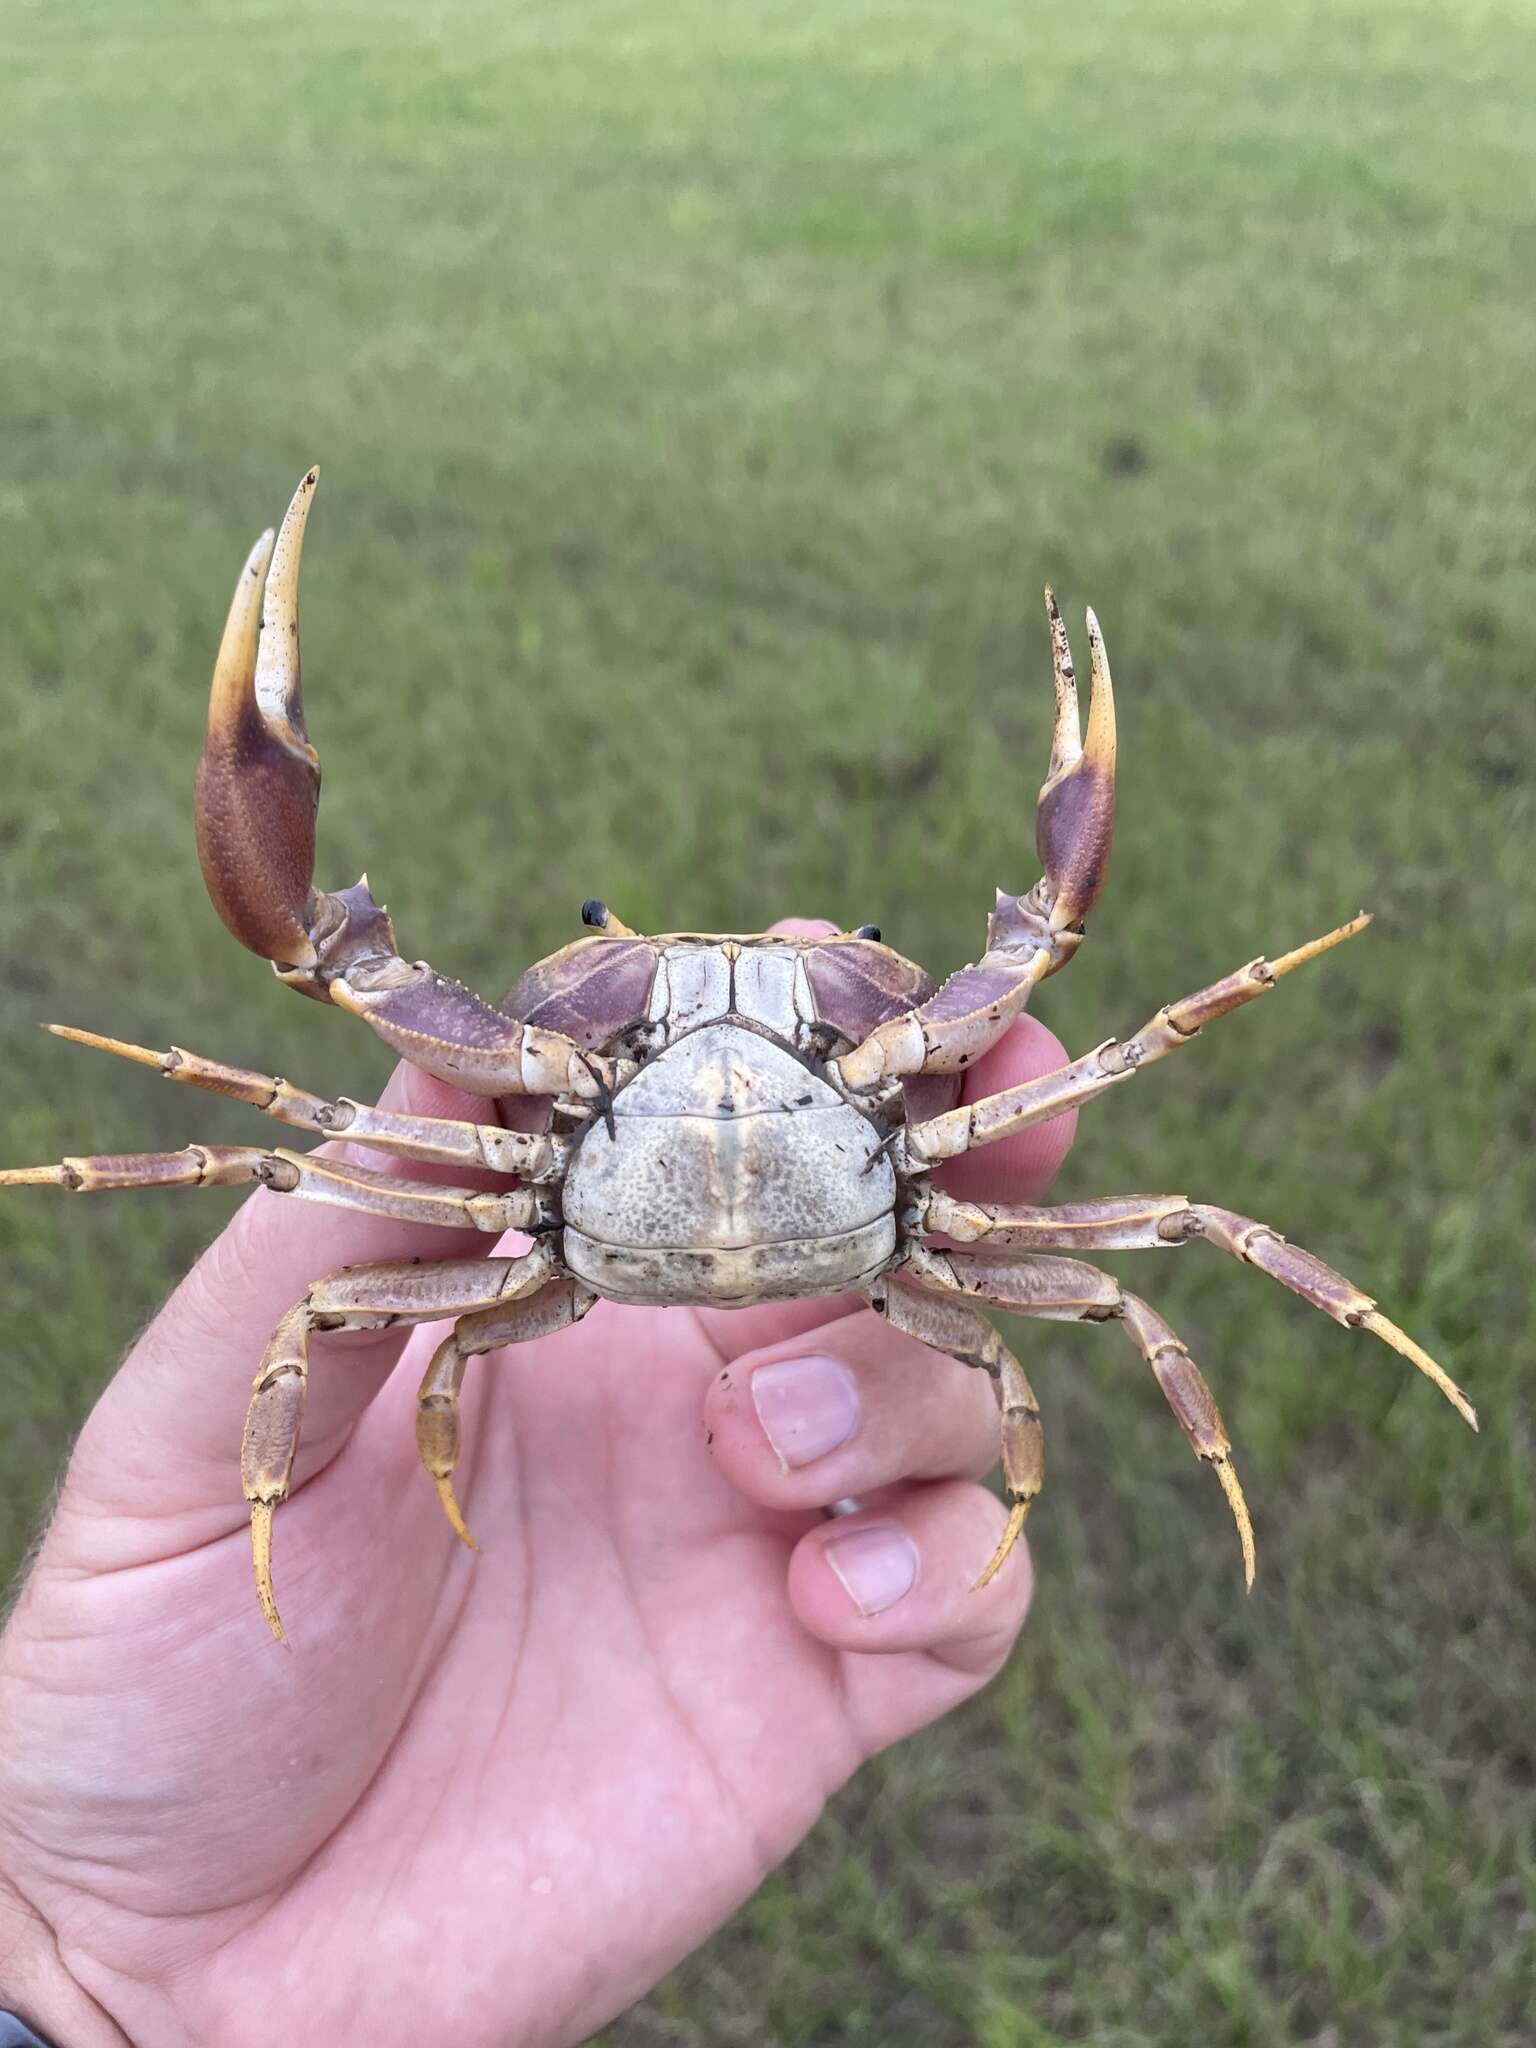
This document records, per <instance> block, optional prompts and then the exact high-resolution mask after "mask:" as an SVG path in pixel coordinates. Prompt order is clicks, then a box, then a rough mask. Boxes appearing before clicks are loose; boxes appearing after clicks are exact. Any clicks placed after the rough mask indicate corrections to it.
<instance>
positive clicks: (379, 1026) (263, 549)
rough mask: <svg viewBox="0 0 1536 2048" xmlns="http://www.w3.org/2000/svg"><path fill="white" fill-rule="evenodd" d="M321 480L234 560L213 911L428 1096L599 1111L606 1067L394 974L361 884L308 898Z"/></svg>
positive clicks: (200, 785)
mask: <svg viewBox="0 0 1536 2048" xmlns="http://www.w3.org/2000/svg"><path fill="white" fill-rule="evenodd" d="M319 480H320V472H319V470H318V469H312V470H310V471H309V472H308V474H307V475H306V476H305V477H304V478H303V479H302V481H301V482H300V484H299V487H298V489H297V491H295V493H294V496H293V502H292V503H291V504H290V505H289V507H288V511H287V514H286V516H285V517H284V519H283V523H282V526H281V528H280V529H279V530H278V532H277V534H276V536H275V537H274V536H273V535H272V534H271V533H265V534H263V535H262V537H261V539H260V540H258V541H257V543H256V545H255V547H254V548H253V549H252V550H251V552H250V554H249V555H248V556H247V558H246V562H245V566H244V568H243V569H242V570H241V572H240V576H239V580H238V581H237V583H236V585H235V594H234V597H233V599H232V600H231V603H230V608H229V616H228V619H227V621H226V623H225V627H224V637H223V639H222V641H221V643H220V646H219V653H218V659H217V661H216V662H215V665H214V671H213V688H212V691H211V692H210V696H209V703H208V731H207V737H206V740H205V742H204V746H203V754H202V759H201V761H200V763H199V765H198V771H197V800H196V823H197V850H198V859H199V861H200V862H201V865H202V870H203V880H204V882H205V883H206V884H207V888H208V894H209V896H210V898H211V899H212V902H213V907H214V909H215V910H216V911H217V912H218V914H219V916H220V917H221V918H222V919H223V921H224V923H225V925H226V927H227V928H228V929H229V930H230V931H231V932H232V933H233V934H234V936H235V937H236V938H237V939H238V940H239V941H240V943H241V945H242V946H246V947H248V948H249V949H250V950H251V952H253V953H259V954H260V955H261V957H262V958H263V959H264V960H268V961H270V962H271V963H272V965H273V967H274V968H275V969H276V970H277V974H278V977H279V979H280V980H282V981H285V982H287V983H288V984H289V985H290V986H291V987H293V988H296V989H298V990H299V991H300V992H301V993H302V994H304V995H308V996H313V997H315V998H316V999H317V1000H318V1001H320V1002H333V1003H337V1004H339V1005H340V1006H341V1007H342V1008H343V1009H347V1010H352V1011H354V1012H355V1013H356V1014H357V1015H358V1016H361V1017H362V1018H364V1019H365V1021H366V1022H367V1023H368V1024H370V1025H371V1026H372V1028H373V1029H374V1030H375V1031H376V1032H377V1033H378V1035H379V1036H380V1037H381V1038H382V1039H383V1040H384V1041H385V1043H386V1044H388V1045H392V1046H393V1047H394V1048H395V1050H396V1051H397V1052H401V1053H404V1054H405V1056H406V1058H407V1059H409V1060H411V1061H413V1062H414V1063H415V1064H416V1065H417V1066H419V1067H421V1068H423V1069H424V1070H425V1071H426V1072H427V1073H429V1074H434V1075H436V1076H437V1078H438V1079H439V1080H441V1081H449V1082H452V1083H453V1084H454V1085H455V1086H457V1087H460V1088H463V1089H466V1090H467V1091H468V1092H469V1093H470V1094H472V1095H524V1094H531V1095H563V1094H567V1093H570V1094H576V1095H581V1096H586V1097H589V1098H596V1099H598V1100H601V1099H602V1097H603V1093H604V1090H605V1089H606V1088H609V1087H611V1086H612V1080H613V1075H612V1067H611V1063H609V1062H605V1061H603V1060H601V1059H596V1058H592V1057H589V1056H588V1055H587V1054H586V1053H584V1052H583V1051H582V1049H581V1047H580V1046H579V1045H577V1043H576V1041H575V1040H574V1039H571V1038H567V1037H566V1035H565V1034H564V1033H563V1032H560V1031H553V1030H548V1029H546V1028H544V1027H543V1026H541V1025H536V1024H524V1023H522V1022H520V1021H519V1020H518V1019H517V1018H515V1017H509V1016H507V1015H506V1014H505V1013H504V1012H503V1011H501V1010H498V1009H496V1008H495V1007H494V1006H493V1005H492V1004H490V1003H487V1002H485V1001H483V1000H482V999H481V998H480V997H479V996H477V995H474V994H472V993H471V992H470V990H468V989H467V988H464V987H462V986H461V985H460V984H459V983H458V982H456V981H449V980H448V979H446V978H445V977H444V976H443V975H441V974H438V973H437V972H436V971H435V969H433V968H431V967H429V966H428V965H427V963H426V962H425V961H424V960H417V961H408V960H404V959H402V958H401V956H400V954H399V952H398V950H397V948H396V945H395V934H394V928H393V926H392V925H391V924H390V921H389V917H388V914H387V912H386V911H385V910H384V909H383V908H382V907H381V906H380V905H379V904H377V903H375V901H374V900H373V896H372V894H371V893H370V891H369V888H368V882H367V877H366V876H365V877H364V878H363V880H362V881H361V882H359V883H357V885H356V886H355V887H354V888H351V889H342V890H338V891H336V892H334V893H331V892H327V891H325V890H317V889H316V888H315V886H314V869H315V819H316V814H317V812H318V809H319V802H320V757H319V755H318V754H317V753H316V752H315V749H314V747H313V746H312V745H311V744H310V740H309V734H308V731H307V730H306V727H305V723H304V697H303V688H302V681H301V675H300V665H299V565H300V561H301V558H302V555H303V551H304V530H305V527H306V524H307V523H308V519H309V511H310V506H311V505H312V504H313V502H314V493H315V486H316V485H317V484H318V482H319Z"/></svg>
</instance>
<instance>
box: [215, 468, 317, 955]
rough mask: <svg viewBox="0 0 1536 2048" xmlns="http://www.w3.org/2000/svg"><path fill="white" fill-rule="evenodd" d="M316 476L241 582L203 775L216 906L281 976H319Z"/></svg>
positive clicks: (262, 543) (222, 656)
mask: <svg viewBox="0 0 1536 2048" xmlns="http://www.w3.org/2000/svg"><path fill="white" fill-rule="evenodd" d="M319 476H320V472H319V470H318V469H312V470H310V471H309V473H308V475H307V476H306V477H305V478H304V480H303V482H302V483H301V484H300V485H299V488H298V490H297V491H296V492H295V493H294V497H293V502H292V504H291V505H290V506H289V507H288V511H287V515H286V516H285V518H284V520H283V523H282V527H281V529H280V531H279V532H278V534H277V537H276V541H275V542H274V539H273V536H272V534H271V533H270V532H268V533H264V534H263V535H262V537H261V539H260V540H259V541H257V543H256V545H255V547H254V548H252V550H251V552H250V555H249V556H248V557H247V559H246V564H245V567H244V568H243V569H242V570H241V572H240V580H239V582H238V583H237V584H236V586H235V595H234V598H233V601H232V602H231V604H230V607H229V618H228V620H227V622H226V624H225V627H224V638H223V641H222V642H221V644H220V647H219V655H218V660H217V662H216V663H215V664H214V671H213V690H212V694H211V696H210V699H209V704H208V737H207V740H206V743H205V745H204V747H203V757H202V760H201V761H200V762H199V763H198V770H197V851H198V858H199V860H200V861H201V863H202V869H203V880H204V881H205V882H206V883H207V885H208V894H209V895H210V896H211V897H212V899H213V907H214V909H215V910H216V911H217V912H218V913H219V916H220V917H221V918H222V919H223V920H224V923H225V924H226V925H227V926H228V927H229V929H230V931H232V932H233V933H234V935H235V937H236V938H237V939H238V940H239V941H240V943H241V945H242V946H248V947H249V948H250V950H251V951H252V952H253V953H259V954H261V956H262V958H263V959H266V960H270V961H272V962H273V963H274V965H276V966H277V967H278V968H279V969H281V968H284V967H287V968H298V969H301V970H302V969H306V968H312V967H313V966H314V964H315V957H316V956H315V944H314V939H313V937H312V935H311V930H310V923H311V919H310V891H311V883H312V879H313V876H314V866H315V813H316V810H317V808H318V805H319V801H320V757H319V755H318V754H317V753H316V752H315V750H314V748H313V747H312V746H311V745H310V743H309V735H308V734H307V733H306V732H305V730H304V700H303V692H302V689H301V687H300V679H299V558H300V555H301V554H302V552H303V546H304V523H305V521H306V519H307V518H308V516H309V507H310V503H311V500H312V499H313V497H314V492H315V485H316V483H317V482H318V480H319Z"/></svg>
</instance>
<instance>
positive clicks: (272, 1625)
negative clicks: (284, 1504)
mask: <svg viewBox="0 0 1536 2048" xmlns="http://www.w3.org/2000/svg"><path fill="white" fill-rule="evenodd" d="M272 1508H273V1503H272V1502H271V1501H269V1500H253V1501H252V1502H251V1562H252V1564H253V1565H254V1566H255V1568H256V1597H257V1599H258V1600H259V1601H260V1602H261V1611H262V1613H263V1614H264V1615H265V1616H266V1622H267V1627H268V1628H269V1629H271V1631H272V1635H273V1638H274V1639H275V1640H276V1641H277V1642H279V1643H282V1644H283V1645H284V1646H286V1645H287V1642H288V1636H287V1632H286V1631H285V1630H284V1628H283V1617H282V1616H281V1615H280V1614H279V1613H278V1611H277V1598H276V1595H275V1594H274V1593H273V1591H272Z"/></svg>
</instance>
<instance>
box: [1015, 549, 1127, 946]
mask: <svg viewBox="0 0 1536 2048" xmlns="http://www.w3.org/2000/svg"><path fill="white" fill-rule="evenodd" d="M1045 609H1046V613H1047V615H1048V617H1049V619H1050V623H1051V646H1052V651H1053V653H1054V655H1055V659H1056V731H1055V735H1054V737H1053V740H1052V743H1051V766H1050V773H1049V775H1048V776H1047V777H1046V781H1045V786H1044V788H1043V789H1042V790H1041V792H1040V803H1039V808H1038V809H1037V810H1036V812H1035V850H1036V852H1037V853H1038V854H1039V856H1040V865H1041V866H1042V867H1043V868H1044V870H1045V880H1046V889H1047V891H1048V895H1049V901H1048V904H1047V906H1046V908H1047V912H1048V915H1049V918H1050V927H1051V930H1052V932H1053V933H1054V932H1069V931H1072V930H1074V929H1075V928H1076V927H1077V926H1078V925H1080V924H1081V923H1082V922H1083V920H1084V919H1085V918H1086V917H1087V915H1088V913H1089V911H1090V910H1092V908H1093V906H1094V904H1095V903H1097V902H1098V900H1099V895H1100V892H1101V891H1102V889H1103V887H1104V877H1105V875H1106V874H1107V873H1108V870H1109V851H1110V845H1111V842H1112V841H1113V839H1114V834H1115V697H1114V689H1113V686H1112V685H1111V683H1110V679H1109V660H1108V657H1107V656H1106V655H1105V652H1104V636H1103V634H1102V633H1101V632H1100V631H1099V622H1098V620H1097V619H1096V618H1095V617H1094V615H1093V613H1092V612H1091V611H1090V612H1089V614H1088V646H1089V654H1090V661H1091V665H1092V673H1093V694H1092V697H1091V698H1090V700H1089V705H1088V734H1087V738H1086V739H1080V738H1079V736H1078V710H1077V682H1076V678H1075V677H1074V675H1073V672H1072V656H1071V654H1070V652H1069V651H1068V648H1067V634H1066V628H1065V627H1064V625H1063V624H1062V619H1061V613H1060V611H1059V610H1058V609H1057V605H1056V598H1055V595H1054V593H1053V592H1051V591H1050V590H1047V591H1046V593H1045Z"/></svg>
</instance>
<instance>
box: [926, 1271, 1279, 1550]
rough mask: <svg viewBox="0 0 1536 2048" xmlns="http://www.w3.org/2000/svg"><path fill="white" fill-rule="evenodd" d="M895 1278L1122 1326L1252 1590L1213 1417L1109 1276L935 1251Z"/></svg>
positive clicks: (1202, 1395) (1053, 1318)
mask: <svg viewBox="0 0 1536 2048" xmlns="http://www.w3.org/2000/svg"><path fill="white" fill-rule="evenodd" d="M902 1273H903V1277H904V1278H905V1279H907V1280H909V1281H910V1282H912V1283H913V1284H914V1285H916V1286H919V1287H923V1288H931V1289H934V1290H936V1291H938V1292H940V1293H954V1294H965V1295H969V1296H971V1298H972V1299H974V1300H978V1301H983V1302H985V1303H986V1304H987V1306H988V1307H989V1308H1000V1309H1006V1310H1008V1311H1009V1313H1010V1314H1013V1315H1021V1316H1039V1317H1041V1318H1043V1319H1045V1320H1047V1321H1050V1322H1064V1323H1076V1322H1086V1323H1107V1322H1118V1323H1123V1324H1124V1326H1125V1331H1126V1335H1127V1336H1128V1337H1130V1339H1131V1340H1132V1342H1133V1343H1134V1344H1135V1345H1136V1346H1137V1348H1138V1349H1139V1350H1140V1352H1141V1355H1142V1356H1143V1358H1145V1359H1146V1361H1147V1363H1148V1364H1149V1365H1150V1366H1151V1368H1152V1370H1153V1372H1154V1374H1155V1375H1156V1377H1157V1383H1158V1385H1159V1386H1160V1387H1161V1388H1162V1390H1163V1395H1164V1398H1165V1399H1166V1401H1167V1403H1168V1405H1169V1407H1170V1408H1171V1409H1172V1410H1173V1412H1174V1414H1175V1415H1176V1416H1177V1417H1178V1420H1179V1425H1180V1427H1181V1428H1182V1429H1183V1431H1184V1434H1185V1435H1186V1436H1187V1437H1188V1438H1189V1441H1190V1443H1191V1444H1192V1446H1193V1447H1194V1451H1195V1455H1196V1457H1198V1458H1199V1459H1201V1460H1202V1462H1203V1463H1205V1464H1207V1465H1209V1466H1210V1467H1211V1468H1212V1470H1213V1471H1214V1472H1215V1474H1216V1477H1217V1479H1218V1481H1219V1482H1220V1484H1221V1490H1222V1492H1223V1493H1224V1494H1225V1495H1226V1497H1227V1505H1228V1507H1230V1508H1231V1510H1232V1519H1233V1520H1234V1521H1235V1522H1236V1524H1237V1537H1238V1542H1239V1543H1240V1544H1241V1545H1242V1551H1243V1577H1244V1580H1245V1582H1246V1584H1247V1585H1248V1586H1249V1588H1250V1589H1251V1588H1252V1585H1253V1571H1254V1548H1253V1523H1252V1521H1251V1520H1250V1519H1249V1515H1248V1503H1247V1501H1246V1500H1245V1499H1244V1498H1243V1489H1242V1487H1241V1486H1240V1485H1239V1484H1238V1479H1237V1473H1236V1472H1235V1471H1234V1470H1233V1466H1232V1445H1231V1442H1230V1440H1229V1439H1228V1436H1227V1432H1226V1425H1225V1424H1224V1423H1223V1422H1222V1419H1221V1410H1220V1409H1219V1408H1218V1407H1217V1406H1216V1400H1215V1396H1214V1395H1213V1394H1212V1393H1211V1390H1210V1388H1209V1387H1208V1386H1207V1385H1206V1383H1205V1380H1204V1378H1203V1377H1202V1375H1201V1372H1200V1369H1199V1367H1198V1366H1197V1365H1196V1364H1195V1362H1194V1360H1193V1359H1192V1358H1191V1357H1190V1355H1189V1353H1188V1351H1187V1350H1186V1349H1185V1348H1184V1346H1183V1344H1181V1343H1180V1341H1179V1339H1178V1338H1177V1337H1176V1336H1175V1335H1174V1333H1173V1331H1172V1330H1171V1329H1169V1327H1168V1325H1167V1324H1166V1323H1165V1322H1163V1321H1162V1319H1161V1318H1160V1317H1159V1316H1158V1315H1156V1314H1155V1313H1154V1311H1153V1310H1152V1309H1150V1308H1148V1306H1147V1304H1146V1303H1145V1302H1144V1301H1142V1300H1140V1299H1139V1297H1138V1296H1136V1295H1134V1294H1127V1293H1126V1292H1125V1291H1124V1290H1123V1288H1122V1287H1121V1285H1120V1283H1119V1281H1118V1280H1116V1279H1115V1278H1114V1277H1113V1275H1112V1274H1109V1273H1101V1272H1100V1271H1099V1269H1098V1267H1097V1266H1087V1265H1083V1264H1082V1263H1081V1262H1080V1261H1078V1260H1077V1259H1063V1258H1055V1257H1049V1256H1037V1255H1035V1254H1033V1253H1028V1252H1016V1253H1013V1254H1011V1255H1003V1256H998V1257H993V1258H988V1257H987V1256H986V1255H985V1254H981V1255H979V1256H978V1255H974V1254H972V1253H969V1252H936V1251H934V1250H932V1249H931V1248H930V1247H928V1246H924V1245H919V1246H914V1247H913V1248H912V1250H911V1251H910V1252H909V1254H908V1258H907V1263H906V1264H905V1266H904V1267H903V1268H902Z"/></svg>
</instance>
